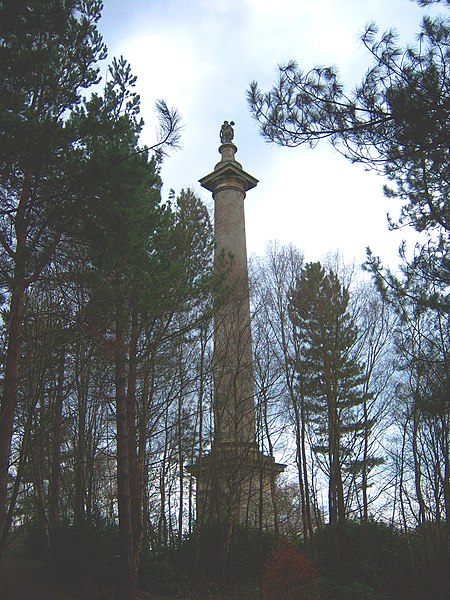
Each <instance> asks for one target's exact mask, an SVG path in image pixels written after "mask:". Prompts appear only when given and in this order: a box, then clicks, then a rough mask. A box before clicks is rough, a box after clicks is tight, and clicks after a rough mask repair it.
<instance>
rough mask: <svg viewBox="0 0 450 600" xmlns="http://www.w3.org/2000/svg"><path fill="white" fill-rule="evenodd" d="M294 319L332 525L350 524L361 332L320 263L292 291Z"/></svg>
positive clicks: (344, 293)
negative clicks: (349, 476) (348, 490)
mask: <svg viewBox="0 0 450 600" xmlns="http://www.w3.org/2000/svg"><path fill="white" fill-rule="evenodd" d="M290 318H291V320H292V323H293V325H294V327H295V332H296V336H297V341H298V348H299V352H298V355H297V359H296V363H295V365H294V367H295V370H296V372H297V393H298V394H299V396H302V397H304V398H305V400H306V402H305V403H306V412H307V418H308V419H309V421H310V422H311V423H312V427H313V431H314V440H315V442H314V451H315V452H316V453H317V454H318V455H319V456H322V460H321V464H322V468H323V470H324V471H325V472H326V474H327V476H328V478H329V486H328V504H329V507H328V508H329V520H330V525H332V526H335V527H339V528H341V529H342V528H343V527H344V524H345V520H346V502H345V490H344V485H345V469H346V467H349V466H350V465H351V462H352V439H353V436H354V435H355V433H356V432H357V431H358V430H359V429H360V427H361V425H360V423H359V418H358V407H360V406H361V404H362V403H363V394H362V384H363V382H364V375H363V369H362V367H361V365H360V364H359V363H358V361H357V360H356V359H354V358H353V357H352V350H353V349H354V345H355V342H356V339H357V334H358V332H357V328H356V326H355V324H354V321H353V318H352V314H351V310H350V307H349V291H348V289H347V288H346V287H345V286H344V285H343V284H342V283H341V282H340V280H339V278H338V276H337V275H336V273H334V272H333V271H332V270H331V269H330V270H328V271H326V270H325V269H324V268H323V267H322V266H321V264H320V263H308V264H307V265H305V267H303V268H302V270H301V272H300V275H299V276H298V279H297V281H296V283H295V285H294V286H293V288H292V289H291V291H290Z"/></svg>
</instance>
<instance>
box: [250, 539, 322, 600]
mask: <svg viewBox="0 0 450 600" xmlns="http://www.w3.org/2000/svg"><path fill="white" fill-rule="evenodd" d="M262 583H263V596H264V600H318V595H317V584H316V567H315V565H314V563H313V562H312V561H311V560H309V558H307V557H306V556H304V555H303V554H300V553H299V551H298V550H297V548H296V546H295V545H294V544H290V543H289V542H287V541H286V540H282V541H281V542H280V543H279V544H278V546H277V548H276V549H275V551H274V552H273V554H272V556H271V557H270V558H269V560H268V561H267V563H266V565H265V567H264V574H263V582H262Z"/></svg>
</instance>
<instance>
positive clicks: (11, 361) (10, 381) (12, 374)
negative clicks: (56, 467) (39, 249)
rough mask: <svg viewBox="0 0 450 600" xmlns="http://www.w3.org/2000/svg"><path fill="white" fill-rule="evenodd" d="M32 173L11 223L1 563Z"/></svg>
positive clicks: (0, 423) (0, 414)
mask: <svg viewBox="0 0 450 600" xmlns="http://www.w3.org/2000/svg"><path fill="white" fill-rule="evenodd" d="M30 185H31V174H30V173H28V172H26V173H25V177H24V185H23V189H22V193H21V196H20V199H19V204H18V207H17V212H16V216H15V221H14V226H15V235H16V251H15V256H14V259H15V265H14V276H13V283H12V291H11V299H10V306H9V323H8V338H7V347H6V358H5V375H4V382H3V397H2V401H1V411H0V564H1V562H2V558H3V552H4V549H5V545H6V543H7V540H8V534H9V528H10V525H11V511H8V469H9V460H10V455H11V444H12V436H13V426H14V416H15V413H16V407H17V399H18V389H19V369H20V361H21V353H22V344H23V335H22V327H23V317H24V311H25V289H26V254H27V249H26V238H27V225H26V210H27V206H28V202H29V198H30Z"/></svg>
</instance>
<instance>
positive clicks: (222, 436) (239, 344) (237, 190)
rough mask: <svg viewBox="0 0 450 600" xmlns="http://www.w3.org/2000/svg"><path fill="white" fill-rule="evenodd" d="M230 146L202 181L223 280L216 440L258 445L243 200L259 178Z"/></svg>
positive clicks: (219, 308)
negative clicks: (208, 195) (209, 202)
mask: <svg viewBox="0 0 450 600" xmlns="http://www.w3.org/2000/svg"><path fill="white" fill-rule="evenodd" d="M236 151H237V148H236V146H235V145H234V144H232V143H231V142H227V143H224V144H222V145H221V146H220V148H219V152H220V153H221V155H222V159H221V161H220V162H219V163H218V164H217V165H216V166H215V168H214V171H213V172H212V173H210V174H209V175H207V176H206V177H203V178H202V179H200V183H201V185H202V186H203V187H205V188H206V189H208V190H210V191H211V192H212V193H213V198H214V230H215V242H216V248H215V257H214V258H215V269H216V272H217V273H218V274H219V273H222V274H223V277H224V281H223V284H224V285H223V289H222V292H221V293H220V294H219V295H218V297H217V306H216V311H215V321H214V386H215V390H214V395H215V397H214V409H215V410H214V412H215V441H216V442H218V443H222V442H231V443H254V441H255V406H254V380H253V369H252V339H251V327H250V298H249V285H248V267H247V247H246V238H245V216H244V199H245V195H246V192H247V191H248V190H250V189H251V188H253V187H255V186H256V184H257V183H258V180H257V179H255V178H254V177H252V176H251V175H249V174H248V173H246V172H245V171H244V170H243V169H242V166H241V165H240V164H239V163H238V162H237V161H236V159H235V157H234V155H235V153H236Z"/></svg>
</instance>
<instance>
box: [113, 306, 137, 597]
mask: <svg viewBox="0 0 450 600" xmlns="http://www.w3.org/2000/svg"><path fill="white" fill-rule="evenodd" d="M123 320H124V316H123V307H122V306H121V305H120V302H118V303H117V306H116V339H115V371H116V373H115V387H116V426H117V489H118V505H119V539H120V574H119V591H120V599H121V600H134V598H135V592H136V581H135V576H134V575H135V574H134V568H133V523H132V509H131V492H130V456H129V431H128V424H129V418H128V410H127V394H126V389H125V388H126V358H125V342H124V331H123V329H124V327H123Z"/></svg>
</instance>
